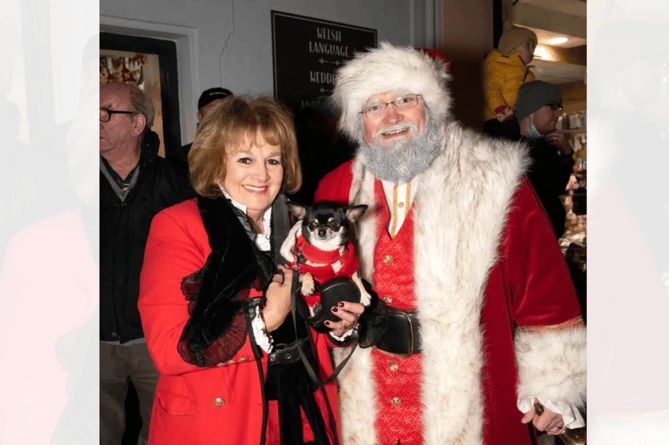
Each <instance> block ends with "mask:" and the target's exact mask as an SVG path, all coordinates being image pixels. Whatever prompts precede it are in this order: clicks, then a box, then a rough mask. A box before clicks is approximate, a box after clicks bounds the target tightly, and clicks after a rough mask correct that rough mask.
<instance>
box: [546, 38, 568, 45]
mask: <svg viewBox="0 0 669 445" xmlns="http://www.w3.org/2000/svg"><path fill="white" fill-rule="evenodd" d="M567 40H569V39H568V38H566V37H555V38H553V39H550V40H548V41H547V42H546V43H548V44H549V45H559V44H561V43H564V42H566V41H567Z"/></svg>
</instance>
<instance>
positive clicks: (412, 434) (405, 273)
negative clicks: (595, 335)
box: [315, 161, 585, 445]
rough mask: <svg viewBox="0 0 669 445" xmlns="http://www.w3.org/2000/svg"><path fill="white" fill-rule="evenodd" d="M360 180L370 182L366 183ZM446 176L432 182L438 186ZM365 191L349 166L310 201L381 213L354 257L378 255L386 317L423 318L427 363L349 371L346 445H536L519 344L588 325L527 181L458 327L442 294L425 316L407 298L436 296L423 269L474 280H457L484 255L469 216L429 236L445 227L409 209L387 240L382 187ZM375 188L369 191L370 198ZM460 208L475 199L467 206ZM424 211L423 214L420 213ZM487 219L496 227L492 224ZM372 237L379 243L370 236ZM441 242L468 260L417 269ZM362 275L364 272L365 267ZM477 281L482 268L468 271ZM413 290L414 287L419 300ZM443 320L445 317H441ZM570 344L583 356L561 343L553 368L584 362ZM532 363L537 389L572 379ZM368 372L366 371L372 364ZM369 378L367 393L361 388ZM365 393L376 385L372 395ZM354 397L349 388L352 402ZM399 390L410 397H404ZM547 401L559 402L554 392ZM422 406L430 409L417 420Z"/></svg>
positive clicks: (389, 361)
mask: <svg viewBox="0 0 669 445" xmlns="http://www.w3.org/2000/svg"><path fill="white" fill-rule="evenodd" d="M365 174H366V175H367V179H361V177H364V176H365ZM439 176H440V174H439V173H436V174H435V175H434V176H432V177H439ZM470 179H471V178H470ZM365 181H367V182H365ZM424 181H433V179H426V180H424ZM365 184H367V185H365ZM370 184H371V182H370V180H369V172H368V171H366V170H365V169H364V168H363V167H361V165H359V164H355V163H354V161H351V162H349V163H346V164H343V165H342V166H340V167H339V168H337V169H336V170H334V171H333V172H331V173H330V174H329V175H328V176H326V177H325V178H324V180H323V181H322V182H321V184H320V186H319V189H318V191H317V192H316V196H315V199H316V201H319V200H326V199H327V200H332V201H336V202H339V203H341V204H345V205H351V204H354V203H355V204H360V203H364V204H375V205H372V206H371V207H370V210H368V212H367V213H369V214H370V215H372V216H371V218H373V219H374V218H375V219H376V223H374V222H371V223H369V224H368V225H367V226H366V227H365V226H364V224H365V223H364V221H363V223H362V225H361V227H360V239H361V241H360V245H359V246H357V250H358V252H359V256H360V255H361V254H362V255H363V256H364V255H365V254H367V255H368V256H369V255H370V253H369V252H367V253H365V249H369V248H370V247H371V248H373V250H374V251H373V254H371V255H372V256H373V264H371V265H368V266H367V271H368V274H367V276H365V278H367V279H370V278H371V279H372V284H373V286H374V287H375V288H376V289H377V290H378V291H379V296H380V297H381V298H383V299H385V300H386V301H388V302H389V304H390V305H393V306H397V307H399V308H401V309H415V308H418V309H419V316H421V317H422V319H421V332H422V333H423V340H424V347H423V353H422V354H421V355H415V356H412V357H410V358H407V359H403V358H389V357H388V356H384V355H383V354H381V353H379V352H377V351H375V350H374V351H372V352H371V359H370V358H369V356H367V357H365V356H359V357H358V359H359V362H358V363H356V362H354V360H352V361H351V362H353V363H349V365H348V366H347V368H345V369H344V371H343V372H342V375H341V377H340V385H341V388H340V394H341V400H340V406H341V412H342V443H344V444H358V443H360V444H362V443H364V444H372V443H378V444H386V443H393V444H395V443H397V439H400V440H401V443H402V444H403V445H410V444H421V443H430V444H432V443H435V444H437V443H460V442H458V441H459V440H461V441H462V442H461V443H484V444H499V445H507V444H530V434H529V430H528V427H527V426H526V425H524V424H522V423H521V422H520V419H521V417H522V413H521V412H520V411H519V410H518V408H517V407H516V400H517V392H516V389H517V387H519V385H520V386H521V387H523V388H524V387H525V383H523V384H522V385H521V384H520V382H519V377H518V371H519V369H518V367H517V364H516V360H517V359H518V357H517V351H514V340H516V341H517V339H518V338H523V339H526V338H527V336H529V337H531V340H532V341H534V340H539V341H546V338H547V337H546V335H552V334H551V333H552V332H561V331H563V330H564V331H574V330H576V329H579V326H581V325H582V320H581V318H580V308H579V306H578V302H577V298H576V295H575V292H574V289H573V286H572V284H571V281H570V277H569V274H568V270H567V267H566V264H565V263H564V260H563V258H562V255H561V252H560V249H559V246H558V244H557V242H556V240H555V238H554V236H553V234H552V229H551V226H550V223H549V221H548V218H547V216H546V214H545V212H544V211H543V209H542V208H541V205H540V204H539V202H538V200H537V198H536V195H535V194H534V192H533V190H532V188H531V186H530V185H529V183H528V181H527V180H526V179H525V178H524V177H520V176H518V177H517V179H516V180H515V182H514V181H513V179H511V180H510V181H509V185H508V186H507V187H508V189H509V190H510V192H509V196H508V197H507V198H506V199H508V200H509V201H508V203H505V202H502V204H501V205H502V206H505V208H506V215H505V220H503V221H501V225H500V228H501V229H502V230H501V232H500V233H499V235H494V234H493V235H492V236H491V238H493V239H496V243H497V244H496V246H497V247H494V245H493V246H492V251H493V252H496V253H495V254H494V256H493V263H492V264H490V265H489V266H487V267H486V266H485V265H484V266H483V269H484V270H487V273H486V275H485V276H483V277H481V278H478V279H479V280H480V281H479V282H478V283H480V284H478V285H479V286H481V287H480V289H481V290H480V291H478V290H477V289H479V288H478V287H473V288H471V289H470V290H467V292H465V295H469V296H471V298H475V297H476V296H477V295H479V296H480V297H479V298H480V301H479V300H476V301H479V302H478V303H477V302H474V303H472V304H474V305H475V307H474V310H473V311H470V312H466V313H463V315H462V316H460V315H458V314H459V313H458V311H459V307H458V305H457V304H454V305H452V306H451V307H444V306H447V305H449V304H450V303H449V298H450V294H449V292H450V291H449V290H447V289H446V288H444V289H443V295H444V297H443V299H441V298H439V297H436V298H435V297H431V298H432V299H431V300H429V301H427V302H425V301H423V302H421V300H420V298H419V301H418V304H416V303H415V302H413V301H412V300H413V299H414V298H415V297H416V296H421V294H420V292H416V295H412V294H411V292H410V291H411V290H412V287H414V286H421V287H420V289H429V287H430V283H425V282H424V281H425V279H424V278H422V279H421V278H420V277H421V276H424V275H425V273H424V271H423V269H431V268H432V269H434V271H433V272H429V273H433V275H435V276H438V275H439V274H443V275H446V276H449V277H450V276H451V274H453V277H454V278H462V277H463V276H464V277H467V274H468V273H469V271H468V270H464V271H462V269H466V267H465V266H467V265H468V264H467V263H465V264H459V263H458V262H459V261H462V262H466V261H467V259H469V258H470V257H471V255H470V256H469V257H468V256H467V254H464V252H465V251H464V250H462V249H468V250H467V252H471V251H472V250H476V249H478V248H480V247H477V244H476V243H477V242H478V240H479V238H478V237H477V236H474V235H470V234H468V233H463V232H466V231H467V219H466V218H467V215H458V214H446V213H444V214H442V215H437V220H436V222H434V221H433V222H431V224H432V227H438V228H439V227H443V229H441V230H442V232H443V233H441V234H436V233H426V232H425V230H426V227H425V226H423V225H420V224H419V223H421V221H420V220H416V218H417V217H419V215H417V214H416V208H415V205H416V202H415V201H414V204H413V206H412V210H411V212H410V214H409V217H408V219H407V220H405V221H404V223H403V226H402V228H401V229H400V231H399V232H398V234H397V235H396V238H395V239H394V240H389V239H388V238H389V237H388V235H387V223H386V221H387V217H388V215H387V214H388V209H387V203H386V200H385V197H384V196H383V192H382V191H380V190H381V187H380V182H379V181H378V180H374V185H373V186H371V185H370ZM365 187H367V192H365ZM370 187H371V188H372V189H374V193H373V196H372V194H371V193H370V191H369V189H370ZM412 187H413V182H412ZM500 188H502V185H501V184H500ZM427 189H428V190H430V193H435V194H439V193H443V192H442V191H440V190H438V189H437V188H435V187H432V188H430V187H428V188H427ZM360 190H362V191H360ZM365 193H366V194H365ZM418 193H420V192H418ZM417 196H419V195H417ZM464 196H466V197H469V198H471V195H464ZM474 196H475V198H476V197H477V196H476V195H474ZM370 199H373V200H375V201H376V202H375V203H374V202H371V201H370ZM445 199H448V198H445ZM460 205H462V206H463V208H464V209H469V208H470V207H471V208H472V210H474V209H475V208H476V206H474V205H471V206H470V205H469V204H467V203H465V204H462V203H460ZM454 207H455V206H454ZM444 208H446V209H448V207H444ZM423 210H424V212H425V211H426V210H425V208H424V209H423ZM436 211H437V209H436V207H435V208H433V209H432V208H431V209H429V210H427V212H431V214H432V215H434V214H435V212H436ZM460 213H463V212H460ZM423 214H426V213H423ZM483 215H484V216H485V212H484V213H483ZM365 216H367V214H366V215H365ZM489 217H490V218H495V216H494V215H492V214H491V215H490V216H489ZM457 218H460V219H463V220H464V221H465V222H464V223H463V222H462V221H461V222H460V223H458V224H460V225H457V224H456V221H455V219H457ZM472 218H475V216H472ZM414 225H416V227H414ZM451 226H456V227H460V230H461V231H460V232H458V231H454V229H453V228H451ZM428 227H429V226H428ZM462 227H464V229H462ZM371 230H373V231H374V232H375V233H370V231H371ZM428 232H429V230H428ZM416 234H419V236H420V241H421V244H420V245H418V246H416V244H415V241H416V236H418V235H416ZM444 234H445V235H444ZM436 235H444V238H447V239H446V240H444V238H435V240H438V239H440V241H438V242H439V243H442V244H445V245H449V244H448V243H449V242H452V243H453V245H454V246H455V247H454V248H453V249H454V251H456V252H457V251H460V252H463V254H462V255H459V256H458V255H456V256H455V257H450V256H446V257H439V256H437V255H438V254H439V252H436V255H434V257H430V256H429V255H428V256H427V257H428V258H431V259H430V260H428V259H423V260H422V262H421V260H418V259H417V257H416V252H419V253H421V255H422V256H421V258H425V254H424V252H421V249H422V250H425V249H426V248H425V247H421V246H425V245H429V244H430V242H431V241H430V237H431V236H436ZM483 248H488V249H490V248H491V247H490V246H486V245H483ZM382 249H390V251H389V252H385V251H382ZM458 249H459V250H458ZM412 252H413V255H412V254H411V253H412ZM402 255H403V256H402ZM474 257H476V255H475V254H474ZM481 261H484V260H481ZM361 263H363V267H364V263H365V259H364V257H363V258H362V259H361ZM472 269H476V268H475V267H473V266H472ZM453 270H458V272H457V273H455V272H452V271H453ZM370 271H372V272H371V274H370V273H369V272H370ZM429 273H428V274H429ZM475 285H477V284H476V283H475ZM467 286H468V283H458V284H457V286H455V287H456V289H460V288H465V289H467ZM417 289H418V288H417V287H414V289H413V290H414V291H416V290H417ZM407 291H409V293H408V294H407V293H406V292H407ZM432 291H433V292H434V294H433V295H440V293H439V292H440V291H442V289H432ZM481 291H482V292H481ZM467 298H469V297H467ZM421 305H422V306H421ZM439 313H443V314H444V315H441V316H439V315H437V314H439ZM449 314H453V315H452V316H453V321H451V322H448V321H446V318H448V317H447V316H448V315H449ZM477 317H479V318H477ZM467 318H471V319H467ZM460 325H462V326H460ZM472 327H473V329H471V328H472ZM580 329H582V327H581V328H580ZM435 333H436V335H435ZM425 334H427V337H426V335H425ZM572 334H573V333H572ZM570 335H571V334H570ZM574 335H575V336H576V337H577V338H578V340H577V341H576V342H574V344H576V345H577V346H576V348H571V346H570V345H571V339H570V340H564V344H560V345H558V346H559V347H558V348H556V349H557V350H558V351H557V352H556V353H555V356H554V357H557V358H559V360H558V361H565V362H568V361H569V360H571V359H572V358H574V359H576V358H577V357H572V356H570V355H569V354H570V353H569V352H565V350H570V349H576V350H579V353H578V354H577V356H578V358H579V359H584V348H585V346H584V342H585V335H584V332H578V333H575V334H574ZM519 336H521V337H519ZM523 336H525V337H523ZM535 337H536V338H535ZM470 340H471V341H470ZM548 341H549V342H550V341H551V340H548ZM450 342H456V343H458V342H459V343H462V342H465V343H471V345H476V344H480V348H478V351H471V350H467V346H465V347H464V348H463V347H460V346H456V347H455V348H454V349H453V350H454V351H459V350H463V351H465V352H467V353H468V354H469V355H467V354H463V355H460V354H459V353H457V352H456V353H455V355H454V356H453V357H446V358H444V357H440V356H439V355H440V354H442V352H441V351H442V349H443V350H444V352H443V353H444V354H448V351H449V349H448V348H445V346H448V345H450ZM477 342H478V343H477ZM560 342H562V340H560V341H558V343H560ZM530 344H532V343H530ZM458 348H460V349H458ZM530 349H531V348H530ZM540 349H541V348H540ZM363 353H364V352H363ZM363 353H361V354H360V355H362V354H363ZM356 354H358V352H356ZM528 355H529V356H531V360H530V363H532V366H534V367H535V368H537V369H539V370H540V372H541V373H543V374H541V378H539V380H541V379H544V380H545V383H546V386H549V387H550V386H555V385H552V382H554V381H558V382H559V381H561V379H562V378H563V377H562V375H563V374H564V375H567V374H568V373H569V372H570V371H567V370H564V369H558V370H553V369H550V370H547V369H542V367H544V366H545V365H544V364H542V363H536V362H537V361H539V362H541V361H542V360H541V359H538V360H537V352H536V351H531V353H529V354H528ZM370 360H372V362H371V364H370V363H368V362H369V361H370ZM581 361H582V362H583V363H582V364H581V363H578V365H577V366H576V368H579V372H577V373H576V374H577V377H578V378H579V379H581V378H582V380H584V376H581V375H580V374H579V373H580V369H581V367H582V368H583V372H584V367H585V364H584V360H581ZM444 363H448V364H447V365H445V364H444ZM524 366H525V365H524ZM528 368H531V367H528ZM365 373H371V374H372V375H371V376H368V375H366V374H365ZM476 376H478V378H477V377H476ZM369 378H371V381H370V380H365V379H369ZM347 379H348V380H347ZM535 380H536V379H535ZM462 381H467V382H471V383H462ZM370 382H373V384H371V385H368V383H370ZM389 382H390V383H389ZM476 382H479V383H478V384H477V383H476ZM347 385H352V386H350V388H351V389H350V390H348V389H347ZM355 385H359V386H355ZM458 385H459V386H458ZM479 385H480V387H478V386H479ZM584 385H585V383H584V381H583V382H580V380H579V385H573V386H572V385H566V386H567V388H566V389H565V390H564V393H565V394H562V393H560V396H562V395H564V396H565V398H567V399H569V400H571V401H574V400H575V399H577V398H578V397H580V396H579V395H578V394H579V393H584V390H583V388H582V387H581V386H584ZM576 386H578V390H577V389H575V387H576ZM368 387H369V388H368ZM393 387H394V388H393ZM402 387H404V388H407V389H406V390H403V389H402ZM421 387H422V390H421V389H420V388H421ZM539 387H541V385H539ZM367 388H368V389H367ZM360 393H363V394H362V395H359V394H360ZM548 393H550V394H552V396H555V393H553V392H550V391H549V392H548ZM583 396H584V394H583ZM570 397H571V398H570ZM366 400H371V402H367V401H366ZM435 400H436V401H437V402H435ZM426 401H427V402H426ZM369 403H371V405H369ZM421 406H425V408H424V409H422V412H421ZM369 408H371V410H372V411H374V413H375V415H374V416H370V415H369V414H368V413H366V412H365V413H364V414H363V413H361V412H359V411H360V410H365V409H369ZM450 419H453V420H452V424H448V422H450V421H451V420H450ZM414 422H418V425H415V426H414V427H412V426H411V425H412V424H413V423H414ZM370 423H373V425H374V427H373V429H374V431H372V430H371V429H370V428H371V427H370ZM393 425H394V427H393ZM402 425H405V426H402ZM421 433H422V434H421Z"/></svg>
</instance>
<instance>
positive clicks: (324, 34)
mask: <svg viewBox="0 0 669 445" xmlns="http://www.w3.org/2000/svg"><path fill="white" fill-rule="evenodd" d="M316 35H317V36H318V38H319V39H323V40H332V41H334V42H341V31H335V30H332V29H328V28H316Z"/></svg>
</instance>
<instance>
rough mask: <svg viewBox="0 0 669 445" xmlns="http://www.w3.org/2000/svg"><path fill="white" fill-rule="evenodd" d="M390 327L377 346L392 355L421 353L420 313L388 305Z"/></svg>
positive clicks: (406, 355) (402, 355) (401, 355)
mask: <svg viewBox="0 0 669 445" xmlns="http://www.w3.org/2000/svg"><path fill="white" fill-rule="evenodd" d="M387 318H388V328H387V329H386V331H385V332H384V334H383V336H382V337H381V339H380V340H379V341H378V343H376V348H377V349H379V350H381V351H383V352H385V353H387V354H390V355H395V356H398V357H409V356H411V355H413V354H420V351H421V338H420V327H419V324H418V313H417V312H415V311H408V312H406V311H402V310H400V309H397V308H394V307H390V306H389V307H388V315H387Z"/></svg>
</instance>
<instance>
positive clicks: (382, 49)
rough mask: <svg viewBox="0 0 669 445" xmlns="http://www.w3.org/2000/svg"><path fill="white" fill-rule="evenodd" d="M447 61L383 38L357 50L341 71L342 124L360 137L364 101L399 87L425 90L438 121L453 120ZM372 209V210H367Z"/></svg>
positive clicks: (335, 96) (336, 95)
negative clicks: (368, 47)
mask: <svg viewBox="0 0 669 445" xmlns="http://www.w3.org/2000/svg"><path fill="white" fill-rule="evenodd" d="M450 77H451V76H450V75H449V74H448V72H447V67H446V65H445V64H444V63H443V62H442V61H441V60H435V59H432V58H431V57H430V56H428V55H427V54H425V53H423V52H421V51H418V50H416V49H414V48H411V47H408V46H407V47H402V46H394V45H391V44H390V43H388V42H381V43H380V44H379V47H378V48H374V49H371V50H369V51H367V52H364V53H358V54H356V56H355V58H354V59H352V60H350V61H349V62H347V63H346V64H345V65H344V66H343V67H342V68H340V69H339V71H338V72H337V77H336V80H335V89H334V91H333V93H332V101H333V102H334V104H335V105H336V106H337V107H338V108H339V109H340V110H341V111H342V116H341V125H342V129H343V130H344V132H345V133H346V134H347V135H348V136H349V137H350V138H351V139H353V140H356V141H360V140H361V138H362V137H363V133H362V116H361V115H360V112H361V111H362V107H363V105H364V104H365V103H366V102H367V100H368V99H369V97H370V96H372V95H374V94H380V93H385V92H388V91H396V92H398V93H403V92H406V93H413V94H421V95H422V96H423V100H424V101H425V104H426V105H427V108H428V109H429V111H430V112H431V113H432V116H433V117H434V119H435V121H436V122H445V121H447V120H450V108H451V97H450V93H449V91H448V88H447V86H446V85H447V82H448V81H449V80H450ZM367 213H369V211H367Z"/></svg>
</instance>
